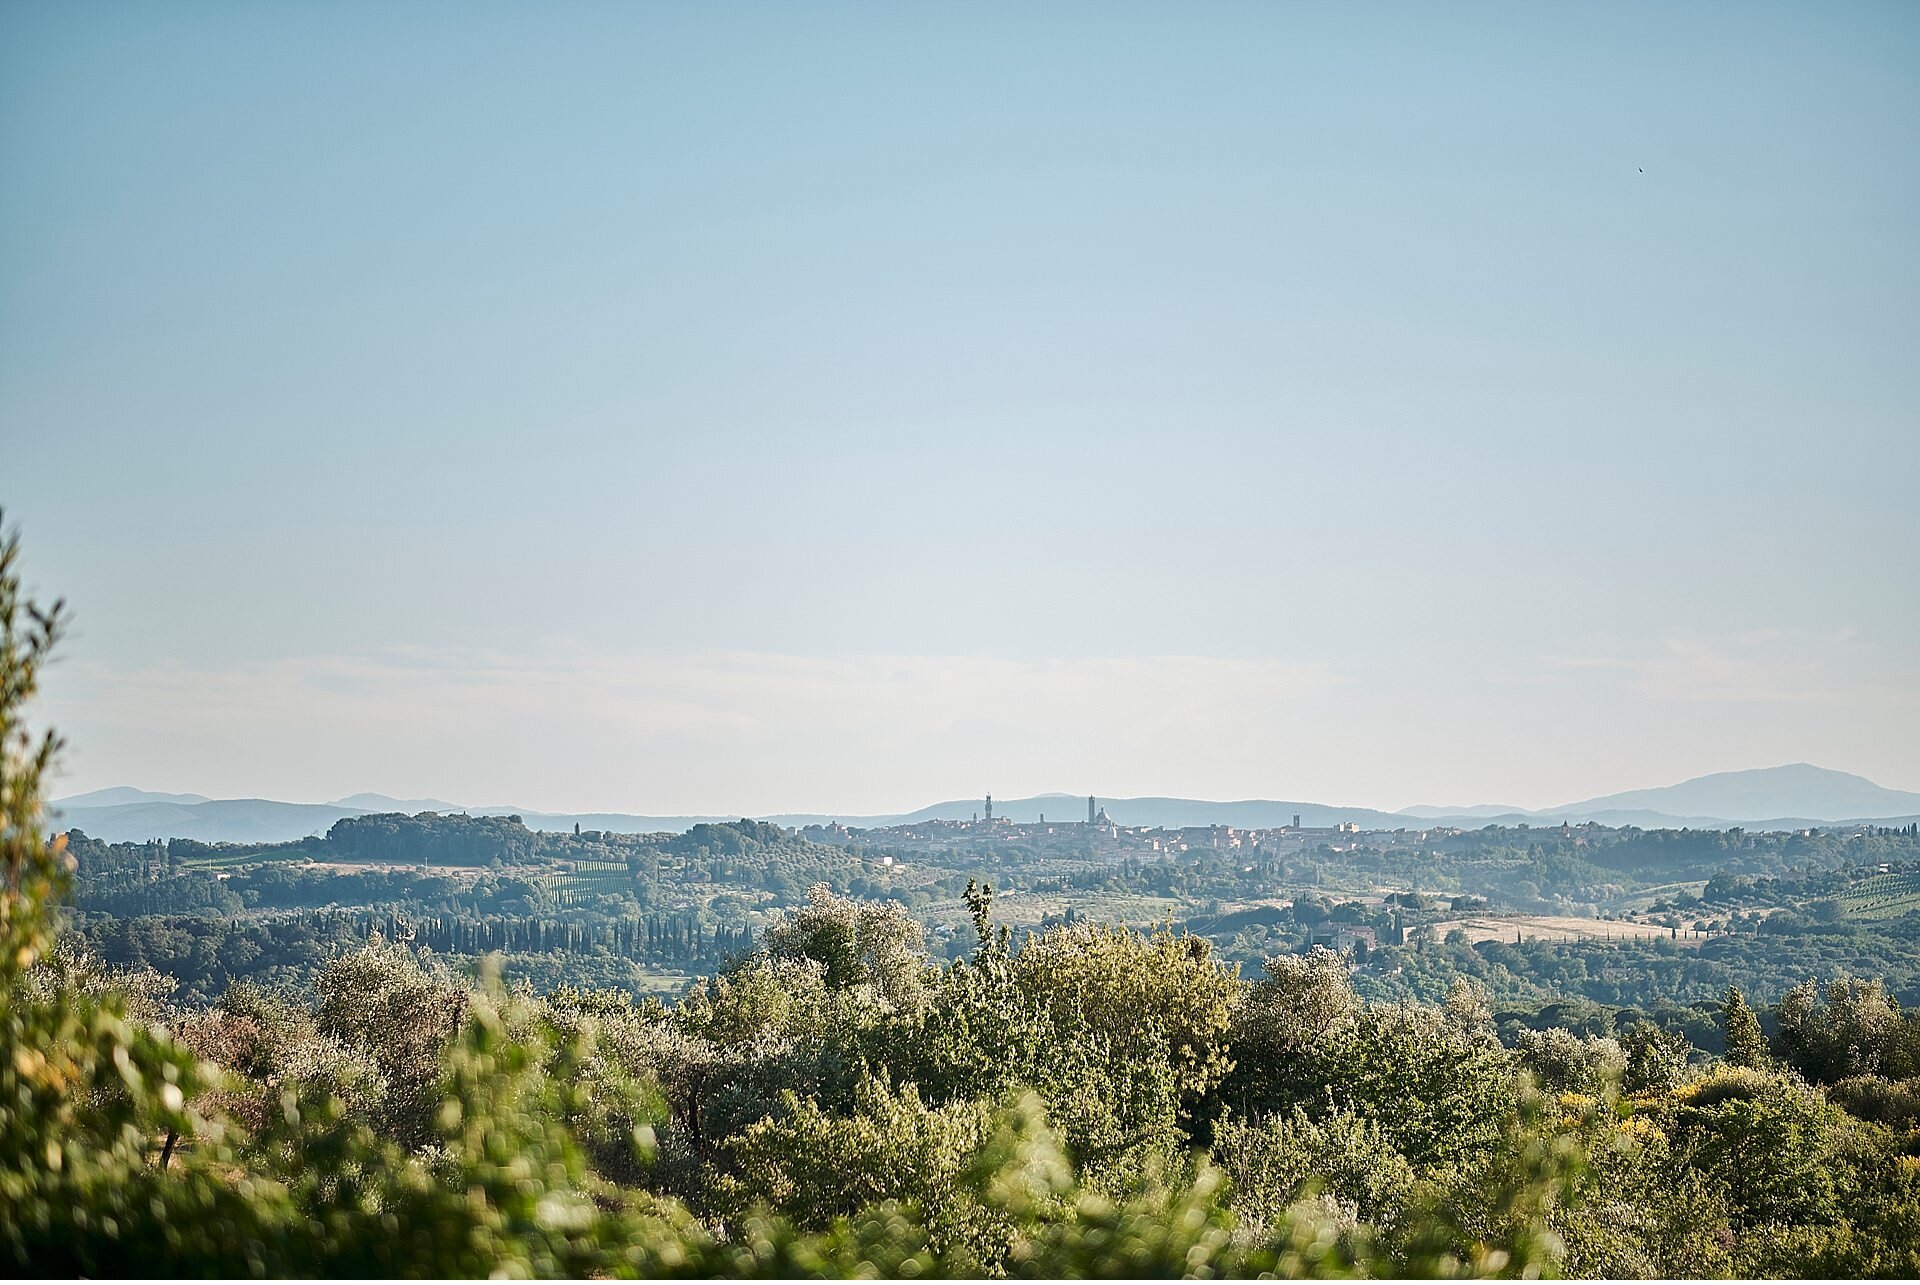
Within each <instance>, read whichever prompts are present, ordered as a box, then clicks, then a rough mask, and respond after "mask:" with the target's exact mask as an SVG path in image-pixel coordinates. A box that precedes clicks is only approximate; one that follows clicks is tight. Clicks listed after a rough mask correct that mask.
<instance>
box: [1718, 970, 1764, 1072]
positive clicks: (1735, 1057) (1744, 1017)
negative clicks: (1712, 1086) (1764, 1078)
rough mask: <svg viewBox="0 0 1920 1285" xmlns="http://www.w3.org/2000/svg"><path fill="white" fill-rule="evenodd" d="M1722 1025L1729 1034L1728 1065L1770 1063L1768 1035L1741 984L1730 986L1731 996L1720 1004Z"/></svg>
mask: <svg viewBox="0 0 1920 1285" xmlns="http://www.w3.org/2000/svg"><path fill="white" fill-rule="evenodd" d="M1720 1027H1721V1029H1722V1030H1723V1031H1724V1032H1725V1034H1726V1040H1727V1053H1726V1060H1727V1063H1728V1065H1730V1066H1765V1065H1766V1064H1767V1062H1768V1060H1769V1059H1768V1056H1767V1037H1766V1036H1765V1035H1762V1034H1761V1033H1760V1019H1759V1018H1758V1017H1757V1016H1755V1015H1754V1011H1753V1010H1752V1009H1751V1008H1749V1007H1747V997H1746V996H1745V995H1742V994H1741V993H1740V988H1739V987H1738V986H1729V987H1727V997H1726V999H1725V1001H1724V1002H1722V1003H1721V1005H1720Z"/></svg>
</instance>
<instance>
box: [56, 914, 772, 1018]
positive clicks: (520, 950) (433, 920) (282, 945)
mask: <svg viewBox="0 0 1920 1285" xmlns="http://www.w3.org/2000/svg"><path fill="white" fill-rule="evenodd" d="M75 931H76V932H77V933H78V934H79V936H80V937H81V938H82V939H83V940H84V941H85V942H86V943H87V944H88V945H89V946H90V947H91V948H92V949H93V950H94V951H95V952H96V953H97V954H98V955H99V957H100V958H101V960H102V961H103V962H104V963H105V964H107V965H108V966H110V967H114V968H120V969H132V970H139V969H152V970H154V971H156V972H158V973H162V974H164V975H166V976H168V977H171V978H174V979H176V980H177V981H178V982H179V984H180V987H181V995H182V998H183V999H186V1000H189V1001H193V1002H200V1003H211V1002H215V1001H217V1000H218V999H219V998H220V996H222V995H223V994H224V993H225V992H226V991H227V990H228V989H229V988H230V987H232V986H234V985H236V984H241V983H251V984H256V985H268V986H281V987H292V988H296V989H304V988H306V987H307V986H309V985H311V984H312V981H313V978H314V977H315V976H317V975H318V974H319V972H320V971H321V970H322V969H323V968H324V967H325V966H326V964H327V962H328V961H329V960H331V959H332V958H333V957H334V956H336V955H338V954H339V953H340V952H341V951H342V950H343V949H349V948H352V947H355V946H359V945H361V944H363V943H365V942H367V941H369V940H373V939H375V938H379V939H383V940H387V941H395V942H408V943H412V944H414V945H416V946H418V947H421V948H424V949H427V950H432V951H434V952H436V953H439V954H442V955H449V956H455V955H458V956H468V957H477V956H481V955H486V954H491V953H495V952H500V953H505V954H509V955H514V956H525V955H546V954H567V955H581V956H588V955H610V956H613V957H615V958H618V959H624V960H627V961H630V962H632V963H635V964H641V965H657V966H660V967H662V968H666V969H670V970H673V971H676V972H710V971H712V970H713V969H716V968H719V967H720V966H721V965H723V964H725V963H726V962H727V961H728V960H730V959H733V958H735V957H737V956H739V955H742V954H745V953H746V952H747V951H749V950H751V949H752V947H753V933H752V930H751V929H749V928H747V927H746V926H744V925H733V926H727V925H710V924H707V923H705V922H703V921H702V919H701V917H700V916H699V915H697V914H691V913H685V914H658V915H651V916H647V917H645V918H636V919H622V920H612V921H603V922H567V921H563V920H557V919H551V918H546V917H541V916H524V917H522V916H512V917H509V916H486V917H469V916H464V915H452V914H444V915H428V916H409V915H403V914H397V913H393V912H379V911H364V910H323V911H311V912H307V913H301V914H287V915H273V916H249V917H244V918H214V917H209V916H201V915H147V916H139V917H135V918H122V917H120V916H115V915H81V916H80V917H79V918H78V919H77V921H76V923H75ZM544 971H545V970H543V972H544ZM564 971H565V970H564V969H563V970H562V972H563V973H564Z"/></svg>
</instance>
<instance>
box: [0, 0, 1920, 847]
mask: <svg viewBox="0 0 1920 1285" xmlns="http://www.w3.org/2000/svg"><path fill="white" fill-rule="evenodd" d="M0 503H3V504H5V505H6V507H7V512H8V518H9V520H10V521H13V522H17V523H19V524H20V525H21V527H22V528H23V532H24V536H25V539H26V542H27V566H28V569H29V573H30V575H31V577H32V578H33V580H34V581H35V582H36V583H37V584H38V586H39V587H40V588H42V589H43V590H45V591H47V592H49V593H53V592H58V593H64V594H65V595H66V596H67V597H68V599H69V600H70V601H71V603H72V605H73V607H74V608H75V611H76V618H77V626H78V627H77V632H76V634H75V636H74V637H73V639H72V642H71V644H70V646H69V647H68V650H67V654H66V655H67V658H66V660H65V662H64V664H62V665H61V666H60V667H59V669H58V670H57V672H56V673H55V674H54V675H53V678H52V681H51V683H50V687H49V692H48V701H47V709H48V712H49V714H51V715H52V716H54V717H55V719H56V720H57V721H58V722H60V723H61V725H62V726H63V727H64V728H65V730H67V732H68V733H69V735H70V738H71V741H72V753H71V755H70V758H69V772H68V775H67V777H66V778H65V779H64V781H63V782H62V783H61V785H60V787H59V788H60V790H61V792H72V791H78V790H84V789H89V788H94V787H97V786H103V785H109V784H136V785H141V786H144V787H146V788H149V789H165V790H192V791H198V792H201V793H206V794H216V795H236V794H239V795H252V794H258V795H270V796H274V797H282V798H296V799H322V798H329V797H334V796H338V795H341V794H345V793H348V792H352V791H356V790H367V789H371V790H379V791H383V792H386V793H390V794H396V795H437V796H439V797H443V798H453V799H456V800H462V801H467V802H472V803H490V802H515V803H520V804H523V805H525V806H529V807H542V808H548V809H556V810H558V809H585V808H604V809H614V808H618V809H622V810H628V811H638V812H654V813H681V812H728V811H732V812H770V811H776V810H809V811H815V810H817V811H832V810H834V809H844V810H846V811H848V812H861V811H887V810H895V809H904V808H908V807H913V806H918V805H920V804H922V803H925V802H929V801H931V800H933V799H937V798H947V797H955V796H964V795H968V794H976V793H983V792H986V791H992V792H993V793H995V794H999V795H1002V796H1006V797H1012V796H1016V795H1021V794H1026V793H1031V792H1037V791H1042V790H1055V789H1057V790H1067V791H1077V792H1097V793H1100V794H1104V795H1128V794H1144V793H1166V794H1188V795H1199V796H1205V797H1214V798H1235V797H1251V796H1264V797H1279V798H1311V799H1317V800H1324V801H1329V802H1344V803H1354V804H1373V805H1380V806H1400V805H1406V804H1412V803H1416V802H1426V803H1474V802H1483V801H1499V802H1508V803H1515V804H1521V805H1535V806H1537V805H1547V804H1552V803H1557V802H1562V801H1566V800H1569V799H1573V798H1578V797H1583V796H1587V795H1592V794H1597V793H1601V792H1603V791H1609V790H1614V789H1623V788H1630V787H1635V786H1644V785H1655V784H1663V783H1666V782H1668V781H1671V780H1676V779H1679V778H1680V777H1683V776H1690V775H1695V774H1698V773H1702V772H1708V771H1717V770H1723V769H1728V768H1738V767H1752V766H1761V765H1767V764H1773V763H1779V762H1787V761H1795V760H1809V761H1812V762H1816V763H1820V764H1822V765H1825V766H1830V767H1837V768H1843V769H1847V770H1852V771H1858V772H1863V773H1865V774H1867V775H1869V776H1872V777H1874V778H1875V779H1877V780H1879V781H1881V782H1882V783H1883V784H1886V785H1892V786H1898V787H1904V788H1920V736H1916V735H1915V733H1914V729H1915V727H1916V725H1920V644H1917V643H1916V639H1920V592H1917V591H1916V585H1917V584H1920V574H1916V566H1915V564H1916V554H1920V6H1916V5H1914V4H1911V3H1891V4H1885V5H1847V4H1827V3H1822V4H1812V3H1808V4H1802V5H1795V6H1773V5H1764V4H1755V3H1739V4H1729V5H1717V4H1706V3H1694V4H1685V5H1674V4H1668V3H1660V4H1648V5H1631V4H1621V3H1607V4H1598V3H1596V4H1588V5H1573V4H1551V5H1542V4H1518V3H1516V4H1505V5H1465V4H1450V5H1435V4H1427V3H1420V4H1408V5H1379V6H1374V5H1363V4H1329V5H1324V6H1309V5H1304V4H1301V5H1292V4H1270V3H1262V4H1251V5H1244V6H1242V5H1231V4H1200V5H1176V4H1170V3H1169V4H1159V5H1124V4H1104V3H1103V4H1098V5H1086V6H1076V5H1068V4H1059V3H1054V4H1037V5H1036V4H1018V5H1015V4H1009V5H1004V6H995V5H990V4H982V3H968V4H955V5H950V6H945V7H935V6H932V5H922V4H894V5H872V6H853V5H830V4H809V5H789V4H767V5H720V4H698V5H695V4H688V5H678V6H675V5H665V4H630V3H618V4H616V3H608V4H588V3H574V4H567V3H553V4H540V5H525V4H523V5H512V6H504V5H503V6H497V7H496V6H489V5H483V4H461V5H446V6H439V5H434V4H428V3H407V4H392V3H385V2H382V3H375V4H364V5H354V4H346V3H325V4H322V3H310V4H295V3H274V4H260V3H231V4H194V3H181V2H174V3H127V4H113V3H87V4H73V3H54V4H45V5H38V4H30V3H20V2H19V0H14V2H13V3H9V4H7V5H6V6H4V7H0Z"/></svg>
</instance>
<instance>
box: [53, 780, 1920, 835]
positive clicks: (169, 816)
mask: <svg viewBox="0 0 1920 1285" xmlns="http://www.w3.org/2000/svg"><path fill="white" fill-rule="evenodd" d="M1098 806H1099V807H1101V808H1103V809H1105V810H1106V813H1107V815H1108V816H1109V817H1111V818H1112V819H1113V820H1114V821H1115V822H1117V823H1118V824H1120V825H1145V826H1165V827H1168V828H1177V827H1182V826H1203V825H1230V826H1235V827H1238V828H1242V829H1259V828H1266V827H1272V826H1282V825H1288V824H1291V823H1292V821H1293V818H1294V817H1295V816H1296V815H1297V816H1299V818H1300V821H1301V824H1303V825H1308V826H1331V825H1337V824H1340V823H1341V822H1347V821H1351V822H1354V823H1356V824H1358V825H1360V826H1362V827H1364V828H1368V829H1389V830H1390V829H1399V828H1406V829H1423V828H1427V827H1431V826H1440V825H1451V826H1458V827H1460V828H1461V829H1480V828H1482V827H1484V826H1488V825H1504V826H1517V825H1529V826H1544V825H1559V824H1561V823H1563V822H1566V823H1571V824H1575V825H1578V824H1580V823H1582V822H1586V821H1596V822H1598V823H1600V824H1602V825H1609V826H1627V825H1633V826H1640V827H1642V828H1643V829H1650V830H1651V829H1727V828H1729V827H1732V826H1745V827H1747V828H1748V829H1754V830H1804V829H1811V828H1815V827H1819V826H1829V825H1854V824H1869V823H1870V824H1876V825H1888V826H1893V825H1908V824H1911V823H1913V822H1914V821H1915V820H1916V819H1920V793H1916V792H1913V791H1908V790H1889V789H1886V788H1884V787H1882V786H1879V785H1876V784H1874V783H1873V782H1872V781H1869V780H1867V779H1866V778H1865V777H1863V776H1855V775H1853V774H1852V773H1848V772H1835V771H1831V770H1829V769H1826V768H1819V767H1814V766H1812V765H1811V764H1806V763H1793V764H1787V765H1785V766H1782V767H1772V768H1756V769H1751V770H1748V771H1741V772H1716V773H1714V774H1712V775H1709V776H1701V777H1695V778H1693V779H1692V780H1689V781H1682V782H1680V783H1679V784H1678V785H1670V786H1663V787H1659V788H1656V789H1646V790H1631V791H1628V792H1626V793H1623V794H1609V795H1602V796H1600V797H1598V798H1592V799H1587V800H1584V801H1582V802H1579V803H1571V804H1567V805H1565V806H1564V807H1558V808H1544V809H1540V810H1537V811H1535V810H1528V809H1525V808H1506V807H1501V806H1500V805H1498V804H1481V805H1477V806H1474V807H1469V808H1440V807H1431V806H1420V807H1412V808H1405V809H1402V810H1401V811H1398V812H1383V811H1380V810H1378V809H1374V808H1359V807H1340V806H1336V805H1332V804H1325V803H1313V802H1306V801H1300V802H1292V801H1285V800H1276V799H1239V800H1234V801H1230V802H1215V801H1209V800H1205V799H1183V798H1169V797H1163V796H1157V795H1156V796H1146V797H1141V798H1110V797H1106V796H1100V797H1099V798H1098ZM53 810H54V813H55V819H56V820H57V822H58V823H59V824H61V825H64V826H68V827H71V828H74V829H79V830H84V831H86V833H88V834H90V835H93V836H94V837H95V838H100V839H105V840H107V841H108V842H111V843H127V842H138V841H140V840H143V839H157V838H166V839H199V840H202V841H204V842H210V843H217V842H227V843H284V842H287V841H289V840H292V839H301V838H305V837H307V836H309V835H315V834H322V833H324V832H325V831H326V829H327V827H329V826H331V825H332V824H333V823H334V822H335V821H338V820H339V819H341V818H342V817H348V816H364V815H366V814H368V813H372V812H408V813H414V812H470V813H472V814H473V815H475V816H504V815H509V814H512V815H517V816H520V817H521V818H522V819H523V820H525V822H526V823H527V825H528V826H530V827H532V828H534V829H537V830H570V829H572V828H573V827H574V826H575V825H578V826H579V827H580V828H581V829H583V830H609V831H614V832H618V833H627V834H647V833H655V832H659V831H675V832H678V831H682V830H686V829H687V828H689V827H691V826H694V825H697V824H700V823H701V822H711V821H731V820H737V819H738V814H734V813H728V814H724V815H723V814H702V815H668V816H644V815H634V814H631V813H624V812H592V813H553V812H538V811H534V810H532V809H528V808H514V807H484V808H476V807H463V806H462V805H460V804H455V803H448V802H446V801H444V800H440V799H396V798H392V797H390V796H388V795H384V794H353V795H348V796H347V797H345V798H342V799H335V800H334V801H332V802H330V803H283V802H279V801H277V800H273V799H209V798H206V797H204V796H202V795H198V794H159V793H155V792H152V791H148V790H137V789H133V788H132V787H129V786H114V787H111V788H109V789H104V790H92V791H89V792H88V793H86V794H77V795H74V796H72V797H71V798H65V799H56V800H55V801H54V804H53ZM984 810H985V801H984V797H982V798H979V799H953V800H949V801H947V802H945V803H936V804H933V805H932V806H930V807H924V808H920V809H918V810H917V811H913V812H903V813H890V814H885V815H879V816H860V815H853V814H849V813H829V812H810V813H779V814H775V815H770V816H761V817H758V818H756V819H758V820H762V821H773V822H775V823H777V824H780V825H787V826H802V825H813V824H825V823H827V822H830V821H838V822H840V823H841V824H843V825H847V826H849V827H853V828H857V829H871V828H875V827H878V826H886V825H898V824H903V823H918V822H924V821H931V820H947V821H964V820H967V819H969V818H970V817H973V816H975V815H976V814H979V813H981V812H983V811H984ZM993 810H994V815H995V816H1001V817H1006V818H1008V819H1010V820H1014V821H1019V822H1023V823H1032V822H1035V821H1038V820H1039V819H1040V818H1041V817H1042V816H1043V815H1044V816H1045V817H1046V818H1047V819H1048V820H1049V821H1055V822H1074V821H1084V820H1086V796H1085V795H1083V794H1036V795H1030V796H1028V797H1025V798H1019V799H995V800H994V801H993Z"/></svg>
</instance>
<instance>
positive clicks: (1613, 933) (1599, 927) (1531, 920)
mask: <svg viewBox="0 0 1920 1285" xmlns="http://www.w3.org/2000/svg"><path fill="white" fill-rule="evenodd" d="M1455 928H1459V929H1462V930H1464V931H1465V932H1466V934H1467V940H1468V941H1473V942H1481V941H1512V940H1513V939H1514V936H1515V934H1518V935H1519V936H1520V938H1521V939H1522V940H1525V941H1624V940H1629V939H1636V938H1645V937H1666V936H1669V935H1670V934H1669V933H1668V930H1667V929H1665V928H1663V927H1661V926H1660V925H1659V924H1641V923H1630V922H1627V921H1624V920H1618V919H1582V918H1579V917H1578V916H1574V915H1465V916H1462V917H1461V918H1458V919H1448V920H1444V921H1442V922H1440V923H1437V924H1435V925H1434V926H1433V929H1434V932H1435V933H1436V934H1437V935H1438V936H1440V937H1445V936H1446V935H1447V934H1448V933H1449V932H1451V931H1453V930H1454V929H1455ZM1679 940H1681V941H1686V940H1688V933H1687V932H1686V930H1685V929H1682V930H1681V933H1680V937H1679Z"/></svg>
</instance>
